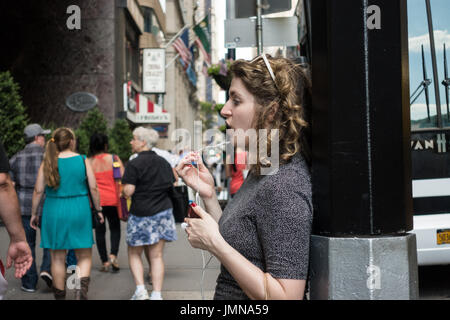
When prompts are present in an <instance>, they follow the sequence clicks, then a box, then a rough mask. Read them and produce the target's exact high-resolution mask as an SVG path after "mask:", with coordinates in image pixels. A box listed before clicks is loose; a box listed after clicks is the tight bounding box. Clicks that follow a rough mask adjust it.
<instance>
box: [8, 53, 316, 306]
mask: <svg viewBox="0 0 450 320" xmlns="http://www.w3.org/2000/svg"><path fill="white" fill-rule="evenodd" d="M230 70H231V73H232V75H233V80H232V82H231V87H230V99H229V100H228V101H227V103H226V104H225V106H224V107H223V109H222V111H221V114H222V116H223V117H224V118H225V119H226V123H227V127H228V128H231V129H235V130H236V131H235V134H234V135H232V136H230V137H229V139H230V141H231V143H233V144H234V145H235V147H236V153H235V155H234V163H233V162H231V163H230V161H229V159H227V161H226V164H225V168H224V170H225V172H226V176H227V178H231V183H230V186H229V189H230V197H229V202H228V205H227V206H226V208H225V209H224V210H223V211H222V207H221V205H220V203H219V201H218V197H217V192H218V191H220V188H221V187H220V188H219V190H218V184H219V183H218V180H220V178H219V179H218V177H220V170H222V166H217V165H216V166H214V168H215V169H214V170H216V172H215V173H214V172H213V173H212V172H211V171H214V170H212V169H211V168H207V167H206V166H205V164H204V161H203V159H202V156H201V155H200V154H199V153H198V152H187V153H185V154H184V155H183V157H182V159H179V160H178V161H172V160H173V158H172V159H169V161H167V160H166V159H164V152H163V150H160V149H157V148H156V144H157V142H158V138H159V135H158V133H157V132H156V131H155V130H153V129H148V128H144V127H138V128H136V129H135V130H134V131H133V139H132V140H131V141H130V144H131V148H132V151H133V152H134V155H133V156H132V157H131V158H130V159H128V161H127V163H126V165H125V166H124V165H123V163H122V161H121V159H119V157H118V156H117V155H114V154H111V153H109V152H108V138H107V136H105V135H103V134H94V135H93V136H92V137H91V139H90V157H89V158H86V156H85V155H80V154H79V153H77V150H76V146H77V140H76V136H75V134H74V132H73V131H72V130H71V129H69V128H58V129H56V130H55V131H54V132H52V133H51V138H50V139H49V141H47V142H46V141H45V136H46V135H47V134H49V133H50V132H49V131H48V130H44V129H42V127H41V126H40V125H38V124H32V125H29V126H27V127H26V128H25V132H24V133H25V137H26V139H27V143H28V144H27V145H26V147H25V148H24V150H22V151H20V152H19V153H17V154H16V155H14V156H13V157H12V158H11V161H10V162H9V163H8V161H7V158H6V155H5V154H4V150H3V146H1V144H0V217H1V218H2V220H3V221H4V223H5V226H6V229H7V230H8V233H9V235H10V238H11V244H10V247H9V251H8V256H7V268H9V267H11V265H12V264H13V263H14V265H15V268H16V273H15V276H16V277H18V278H22V290H24V291H27V292H34V291H35V290H36V284H37V281H38V273H37V267H36V265H35V246H36V232H37V230H38V229H39V228H40V232H41V243H40V247H41V248H42V249H43V259H42V261H43V262H42V265H41V268H40V273H39V276H40V278H42V279H43V280H44V281H45V283H46V284H47V285H48V286H49V287H51V288H52V290H53V293H54V297H55V299H58V300H59V299H65V298H66V276H67V266H68V265H73V264H76V268H75V269H76V270H75V271H76V275H77V283H76V284H77V285H76V287H75V299H77V300H86V299H88V291H89V285H90V284H91V277H90V274H91V269H92V246H93V245H94V235H93V234H94V232H93V229H94V231H95V243H96V245H97V249H98V254H99V256H100V259H101V261H102V266H101V271H104V272H107V271H109V270H111V271H113V272H119V270H120V266H119V264H118V259H117V257H118V254H119V244H120V235H121V230H120V221H121V220H120V219H119V216H120V215H119V212H122V215H123V210H129V215H128V218H127V227H126V244H127V254H128V263H129V267H130V270H131V273H132V276H133V279H134V282H135V285H136V289H135V292H134V293H133V294H131V293H130V296H131V299H132V300H161V299H162V296H161V290H162V287H163V282H164V270H165V267H164V259H163V252H164V247H165V244H166V243H167V242H171V241H175V240H177V233H176V227H175V219H174V212H173V208H174V205H173V202H172V197H173V193H174V185H176V184H177V182H178V180H179V178H181V179H182V180H183V181H184V183H185V184H186V185H187V186H189V187H190V188H191V189H192V190H194V192H196V193H197V194H198V195H199V196H200V197H201V200H202V205H203V207H204V208H202V207H201V206H199V205H198V204H196V203H195V202H192V203H191V204H190V205H191V210H192V212H193V214H194V213H195V214H196V218H194V215H192V216H190V217H187V218H185V220H184V221H185V223H186V224H185V227H186V228H185V231H186V234H187V237H188V240H189V242H190V244H191V245H192V247H194V248H200V249H203V250H207V251H209V252H210V253H211V254H213V255H214V256H215V257H216V258H217V259H218V260H219V261H220V263H221V272H220V275H219V277H218V279H217V286H216V290H215V295H214V298H215V299H249V298H250V299H269V298H270V299H302V298H303V297H304V293H305V286H306V278H307V271H308V270H307V269H308V259H309V237H310V233H311V223H312V200H311V199H312V195H311V182H310V171H309V167H310V146H309V144H310V134H309V121H308V119H309V113H308V108H309V106H310V103H311V85H310V79H309V74H308V72H307V70H306V69H305V68H304V67H303V66H300V65H297V64H294V63H293V62H292V61H291V60H288V59H284V58H272V57H270V56H266V55H264V54H263V55H260V56H258V57H257V58H255V59H254V60H253V61H243V60H238V61H236V62H235V63H233V65H232V66H231V69H230ZM240 129H242V130H240ZM249 129H256V130H261V129H266V130H262V131H263V132H264V131H265V132H269V135H268V136H267V137H259V140H258V141H266V143H268V146H267V147H268V148H267V150H270V145H271V144H272V143H278V144H279V145H278V148H279V163H276V166H274V165H275V163H271V162H270V161H271V160H268V159H267V158H264V159H262V158H260V157H261V155H260V154H257V155H252V156H254V158H256V159H257V160H258V161H257V162H256V164H248V163H247V159H248V158H249V155H248V153H247V152H246V151H245V150H243V149H239V148H238V146H237V143H236V141H242V138H243V137H240V136H239V135H241V134H245V133H244V132H246V131H247V130H249ZM267 129H269V130H267ZM270 129H276V130H277V132H278V133H279V140H278V141H272V140H271V136H270V134H271V133H270ZM260 134H261V133H260ZM261 138H262V139H261ZM243 141H246V145H245V149H248V139H245V137H244V140H243ZM263 160H264V161H263ZM268 167H269V168H270V169H271V170H272V171H271V172H270V174H267V175H265V174H262V173H261V172H262V171H263V170H264V169H267V168H268ZM14 189H15V190H16V191H17V194H16V192H14ZM17 195H18V198H17ZM122 199H131V207H129V208H123V207H122V201H121V200H122ZM19 203H20V206H19ZM20 212H22V218H21V219H20ZM122 218H123V216H122ZM106 222H107V224H108V227H109V230H110V250H109V255H108V250H107V244H106V237H105V235H106ZM142 253H145V256H146V257H147V260H148V263H149V266H150V274H149V276H150V277H151V281H152V292H151V294H149V293H148V292H147V290H146V287H145V284H144V276H145V275H144V263H143V260H142ZM73 254H74V255H75V257H74V256H73ZM69 260H70V261H69ZM0 271H2V272H1V273H0V298H1V297H2V296H3V294H4V292H5V290H6V289H5V288H6V283H5V280H4V278H3V274H4V272H3V270H2V264H1V262H0ZM93 282H95V279H94V281H93Z"/></svg>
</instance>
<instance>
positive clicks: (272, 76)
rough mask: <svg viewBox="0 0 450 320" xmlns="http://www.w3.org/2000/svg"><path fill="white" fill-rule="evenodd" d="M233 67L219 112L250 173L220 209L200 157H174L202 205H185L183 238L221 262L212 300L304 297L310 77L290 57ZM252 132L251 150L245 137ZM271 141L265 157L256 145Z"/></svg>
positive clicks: (309, 217)
mask: <svg viewBox="0 0 450 320" xmlns="http://www.w3.org/2000/svg"><path fill="white" fill-rule="evenodd" d="M231 72H232V75H233V80H232V82H231V87H230V92H229V93H230V99H229V100H228V101H227V103H226V104H225V106H224V107H223V109H222V111H221V114H222V116H223V117H225V118H226V123H227V126H228V127H229V128H231V129H234V130H235V134H234V137H233V141H234V144H236V143H237V142H236V141H239V140H241V141H242V140H244V141H246V143H245V147H246V148H247V149H249V165H250V172H249V174H248V176H247V178H246V180H245V181H244V183H243V185H242V187H241V188H240V189H239V191H238V192H237V193H236V195H235V196H234V197H233V199H232V200H231V201H230V202H229V204H228V205H227V207H226V208H225V209H224V211H223V213H222V210H221V208H220V205H219V203H218V201H217V197H216V194H215V192H214V181H213V178H212V177H211V175H210V174H209V173H208V170H207V168H206V167H205V166H204V164H203V163H202V160H201V157H200V156H199V155H198V154H196V153H190V154H188V155H187V156H186V157H185V158H184V159H183V160H182V161H180V163H179V165H178V167H177V172H178V174H179V175H180V176H181V177H182V178H183V180H184V181H185V182H186V184H187V185H189V186H190V187H192V188H194V189H195V190H196V191H198V192H199V195H200V197H201V198H202V200H203V203H204V205H205V209H203V208H201V207H199V206H198V205H196V204H195V203H194V204H192V205H191V206H192V207H193V208H192V209H193V210H194V211H195V213H197V215H198V216H200V218H196V219H195V218H186V220H185V221H186V223H187V224H188V227H187V228H186V232H187V234H188V240H189V242H190V243H191V245H192V246H193V247H195V248H201V249H204V250H208V251H209V252H211V253H212V254H213V255H214V256H216V257H217V259H218V260H219V261H220V262H221V272H220V274H219V277H218V279H217V286H216V290H215V295H214V299H231V300H237V299H257V300H262V299H288V300H291V299H303V297H304V294H305V286H306V280H307V273H308V260H309V238H310V234H311V225H312V211H313V208H312V191H311V178H310V169H309V162H310V151H309V150H310V149H309V124H308V112H307V110H308V108H309V106H310V104H311V84H310V83H311V82H310V79H309V75H308V72H307V70H306V68H304V67H302V66H301V65H297V64H295V63H294V62H292V61H291V60H288V59H284V58H271V57H270V56H266V55H264V54H263V55H261V56H258V57H257V58H255V59H254V60H252V61H250V62H248V61H244V60H238V61H235V62H234V63H233V65H232V66H231ZM238 129H242V130H238ZM261 129H266V132H267V134H265V133H264V130H261ZM252 130H253V132H257V135H258V141H259V145H258V146H257V148H254V146H252V142H251V139H249V138H248V135H247V136H246V132H249V131H252ZM273 132H276V133H277V135H278V139H277V138H276V137H277V135H273ZM243 135H244V136H243ZM261 141H263V143H261ZM264 141H265V142H264ZM273 145H276V146H277V147H278V152H273V151H272V153H271V154H270V157H267V156H265V157H264V153H261V150H263V149H264V150H273V149H272V146H273ZM252 150H253V151H252ZM254 150H258V151H257V152H256V154H255V151H254ZM275 150H276V148H275ZM275 153H276V154H275ZM252 157H253V159H256V161H253V163H252V161H251V160H250V159H252ZM272 158H273V159H276V158H278V159H279V166H277V164H278V163H275V162H274V161H272V160H270V159H272ZM268 159H269V160H268ZM193 161H194V162H197V163H198V170H199V171H197V168H195V167H193V166H192V164H191V163H192V162H193ZM270 167H271V168H270ZM267 169H271V170H267ZM274 169H275V170H274Z"/></svg>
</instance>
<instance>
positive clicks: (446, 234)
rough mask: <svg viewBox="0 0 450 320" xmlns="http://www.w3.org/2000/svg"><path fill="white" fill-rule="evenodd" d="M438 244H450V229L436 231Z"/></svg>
mask: <svg viewBox="0 0 450 320" xmlns="http://www.w3.org/2000/svg"><path fill="white" fill-rule="evenodd" d="M436 235H437V244H438V245H439V244H448V243H450V229H439V230H437V231H436Z"/></svg>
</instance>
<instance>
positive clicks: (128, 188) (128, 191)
mask: <svg viewBox="0 0 450 320" xmlns="http://www.w3.org/2000/svg"><path fill="white" fill-rule="evenodd" d="M122 190H123V191H122V192H123V195H124V196H125V198H127V199H129V198H131V196H132V195H133V194H134V192H135V191H136V186H135V185H133V184H124V185H123V189H122Z"/></svg>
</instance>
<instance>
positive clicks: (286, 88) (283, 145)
mask: <svg viewBox="0 0 450 320" xmlns="http://www.w3.org/2000/svg"><path fill="white" fill-rule="evenodd" d="M266 57H267V60H268V61H269V63H270V66H271V67H272V70H273V73H274V76H275V81H274V80H273V79H272V77H271V76H270V73H269V71H268V68H267V66H266V65H265V63H264V60H263V59H262V57H261V58H256V59H254V60H252V61H250V62H249V61H246V60H237V61H235V62H234V63H233V64H232V65H231V67H230V71H231V74H232V76H233V77H237V78H239V79H241V80H242V82H243V84H244V85H245V87H246V89H247V90H248V91H249V92H250V93H251V94H252V95H253V96H254V97H255V101H256V103H257V104H258V105H259V107H257V108H256V112H255V117H254V119H253V121H254V122H253V128H254V129H256V131H257V132H258V134H259V129H267V130H268V131H267V132H268V135H267V149H266V150H268V152H270V150H271V144H272V138H271V135H270V130H271V129H278V130H279V153H280V154H279V156H280V163H281V164H282V163H287V162H289V161H290V160H291V159H292V157H293V156H294V155H295V154H297V153H299V152H300V153H301V154H302V155H303V157H304V158H305V160H306V161H307V163H308V164H309V165H310V164H311V134H310V109H311V103H312V84H311V78H310V74H309V71H308V68H307V67H306V66H305V65H301V64H297V63H295V62H294V61H292V60H290V59H286V58H272V57H271V56H269V55H266ZM258 148H259V147H258ZM258 154H259V152H258ZM261 160H262V159H259V158H258V160H257V164H256V165H253V166H252V170H254V172H255V173H256V174H258V175H259V173H260V169H261V166H264V163H262V162H264V161H261Z"/></svg>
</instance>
